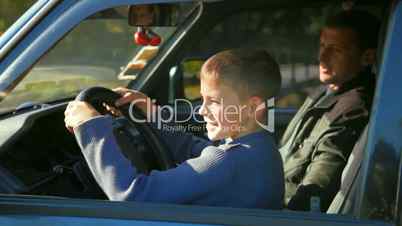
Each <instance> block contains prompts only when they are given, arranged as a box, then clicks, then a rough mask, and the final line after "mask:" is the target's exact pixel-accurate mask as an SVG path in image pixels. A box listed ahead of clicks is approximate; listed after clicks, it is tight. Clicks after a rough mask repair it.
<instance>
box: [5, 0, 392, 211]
mask: <svg viewBox="0 0 402 226" xmlns="http://www.w3.org/2000/svg"><path fill="white" fill-rule="evenodd" d="M273 2H275V3H272V4H271V5H269V4H266V1H256V0H255V1H252V3H255V4H249V5H247V6H244V3H233V5H232V6H230V7H226V6H225V7H223V5H220V4H223V3H221V2H219V1H218V2H212V3H208V4H205V6H203V7H205V8H204V9H203V10H205V12H206V15H205V16H201V17H200V22H198V23H197V24H195V25H194V26H193V27H192V28H191V29H190V30H189V33H190V31H191V32H193V34H192V35H188V37H185V38H184V39H183V40H182V41H181V42H180V43H179V44H176V45H177V46H175V48H174V49H173V50H172V49H170V47H171V46H172V45H173V42H172V41H166V42H165V43H164V42H163V41H164V40H163V39H162V40H163V41H162V46H161V47H160V48H158V49H157V50H155V49H153V50H146V51H145V52H146V53H142V54H145V55H146V54H150V55H152V56H147V57H146V60H147V62H145V64H144V65H142V66H141V67H140V69H139V70H138V68H136V71H134V72H133V71H130V70H132V69H133V66H129V63H130V62H131V63H132V59H134V58H135V57H136V56H137V54H138V53H139V52H140V50H141V48H145V47H141V46H140V47H138V48H136V49H135V50H134V51H133V48H131V49H129V50H128V51H127V52H129V53H125V52H124V54H125V55H124V54H123V51H125V50H123V49H124V48H126V47H127V46H123V47H121V46H120V47H119V49H117V50H118V51H117V50H116V52H113V53H112V54H110V55H108V54H107V52H108V51H109V52H110V49H108V48H107V47H104V50H102V51H101V52H100V53H99V55H102V54H103V55H104V56H105V59H107V60H111V61H113V62H118V63H117V64H116V65H120V67H115V66H113V67H114V69H113V70H114V71H113V79H115V78H117V75H119V74H120V76H123V77H124V78H123V79H121V80H119V81H117V82H110V83H107V87H108V88H113V87H116V86H128V87H131V88H137V87H139V86H140V85H141V84H143V85H142V86H141V87H142V91H143V92H145V93H147V94H148V95H149V96H151V97H153V98H155V99H157V100H158V103H159V104H168V105H172V106H173V105H174V100H175V99H180V98H182V99H186V100H188V101H190V102H191V103H193V104H194V105H195V106H196V105H199V104H200V101H201V99H200V96H199V93H198V90H199V85H198V83H199V80H198V71H199V69H200V66H201V65H202V63H203V62H204V61H205V59H207V58H208V57H209V56H211V55H212V54H213V53H216V52H217V51H219V50H223V49H229V48H237V47H245V48H264V49H267V50H269V51H270V52H271V53H272V54H273V55H274V57H275V58H276V59H277V60H278V62H279V64H280V66H281V72H282V76H283V88H282V91H281V93H280V96H279V97H278V98H277V99H276V112H275V120H276V127H275V134H274V135H275V137H276V139H277V140H279V139H280V137H281V135H282V133H283V132H284V130H285V128H286V126H287V124H288V123H289V121H290V120H291V118H292V117H293V115H294V114H295V113H296V111H297V109H298V107H299V106H300V105H301V104H302V103H303V101H304V99H305V97H306V96H307V95H309V94H310V93H311V92H312V91H313V90H314V89H316V88H317V87H319V85H320V84H319V83H318V81H317V79H316V78H317V73H318V68H317V53H318V40H319V35H318V34H319V31H320V26H321V24H322V23H323V18H325V17H326V16H327V15H329V14H330V13H331V12H332V11H333V10H334V9H336V10H342V7H345V6H344V5H343V1H303V3H302V2H300V3H296V4H295V3H290V1H282V2H280V1H273ZM353 2H355V5H354V7H355V8H359V9H364V10H367V11H370V12H372V13H373V14H375V15H377V16H378V17H379V18H381V20H382V23H383V24H384V25H383V27H382V31H381V32H382V33H381V35H380V37H381V38H380V40H379V51H378V59H381V53H382V51H381V48H382V46H383V42H384V39H385V37H384V36H385V23H386V20H387V12H388V10H389V7H390V6H389V4H388V3H387V1H374V0H361V1H353ZM242 4H243V5H242ZM125 7H126V6H125ZM218 10H219V13H217V11H218ZM193 13H194V14H196V12H193ZM103 15H105V14H103ZM190 16H191V15H190ZM95 20H96V17H93V18H90V19H88V20H87V22H88V24H86V25H85V26H83V27H79V26H80V25H78V26H77V28H76V29H77V30H73V31H71V32H70V33H68V34H66V36H65V37H64V38H63V40H61V41H60V42H59V43H56V44H55V47H53V49H52V50H51V51H49V52H48V53H47V54H46V55H45V56H43V57H42V58H41V60H40V61H39V62H38V63H37V65H35V66H34V67H33V69H32V71H35V69H36V67H38V65H41V66H43V64H44V62H45V63H46V64H49V65H52V64H54V65H59V64H60V62H56V59H54V58H55V56H59V55H60V56H61V55H62V54H60V53H57V54H56V53H55V52H57V51H58V49H57V45H61V44H64V43H66V42H68V41H70V42H72V40H74V38H75V36H74V35H77V34H78V32H77V31H78V27H79V29H83V28H88V27H89V26H91V25H90V24H91V21H95ZM126 20H127V18H124V19H123V20H122V21H126ZM119 23H124V22H121V21H120V22H119ZM125 23H127V21H126V22H125ZM181 23H185V22H181ZM124 26H126V27H128V28H127V29H128V31H127V32H128V34H129V35H130V38H127V37H124V40H125V41H124V42H125V43H126V45H129V46H131V47H132V40H131V35H132V33H133V32H135V31H136V29H137V28H136V27H131V26H129V25H128V24H125V25H124ZM124 26H123V25H122V27H124ZM178 26H179V25H178ZM98 28H99V31H100V32H103V30H102V29H109V28H108V25H107V24H106V25H104V26H103V25H102V26H99V27H98ZM154 30H155V31H156V32H157V33H158V32H160V33H161V36H162V37H167V38H165V39H166V40H169V37H175V33H174V32H178V31H180V29H177V30H172V31H167V32H166V33H164V32H165V31H163V28H162V29H160V30H159V29H154ZM169 32H170V33H169ZM162 33H163V34H162ZM167 33H169V34H167ZM122 34H123V33H122V32H119V31H118V32H116V33H114V34H113V36H118V35H122ZM78 35H79V34H78ZM78 35H77V37H78ZM124 35H125V36H127V34H124ZM110 37H112V36H110ZM80 38H81V39H82V37H80ZM77 40H80V39H79V38H77ZM119 41H121V40H119ZM116 42H118V41H116ZM127 43H130V44H127ZM110 45H113V44H110ZM169 45H170V46H169ZM76 46H78V47H79V46H80V44H76ZM63 51H64V49H63ZM155 51H156V52H157V53H156V52H155ZM132 52H134V54H133V53H132ZM159 53H160V54H159ZM72 54H77V53H72ZM91 54H93V53H92V52H91V53H88V56H89V57H93V56H94V55H91ZM103 55H102V56H103ZM121 55H124V56H125V57H122V56H121ZM71 56H73V55H71ZM51 58H53V59H51ZM71 58H75V56H74V57H71ZM111 58H113V59H111ZM140 58H141V57H139V56H137V58H136V59H140ZM151 58H152V59H151ZM80 59H84V58H80ZM80 59H78V58H77V59H76V61H80ZM72 60H73V59H72ZM148 60H149V62H148ZM82 61H83V60H81V62H82ZM84 62H85V61H84ZM99 62H100V63H99V64H102V63H103V62H102V61H99ZM379 67H380V65H378V66H377V71H378V70H379V69H378V68H379ZM63 70H69V69H63ZM30 73H31V72H29V73H28V75H27V78H28V77H29V76H30V75H31V74H30ZM125 73H126V74H125ZM130 73H131V74H130ZM132 74H135V76H132ZM32 76H36V75H34V74H32ZM66 76H67V75H66ZM141 76H142V77H141ZM145 76H146V78H145ZM69 79H71V78H70V77H69ZM136 79H139V81H138V82H137V80H136ZM82 81H83V80H81V82H82ZM88 81H89V80H88V79H87V80H85V82H87V83H85V84H86V85H85V86H87V87H78V90H82V89H83V88H88V87H91V86H95V85H103V84H105V83H104V81H106V80H102V81H101V82H99V81H98V80H96V81H92V80H90V81H89V82H88ZM41 85H44V83H42V84H41ZM53 85H56V86H58V87H60V86H63V85H62V84H58V83H57V84H56V83H51V84H49V86H53ZM38 87H39V86H38ZM66 87H67V85H66ZM31 89H35V86H33V87H31ZM76 89H77V88H76V87H75V88H74V87H73V88H72V89H71V90H70V91H69V92H71V94H74V95H70V96H69V97H68V98H67V99H59V100H53V101H51V102H48V103H46V104H45V105H43V104H42V105H30V106H31V107H30V108H24V107H21V108H20V109H19V110H18V111H13V112H6V113H2V114H1V116H2V117H3V120H2V121H1V122H0V123H1V125H0V131H1V132H2V133H1V134H2V135H0V140H2V141H1V142H2V145H1V146H0V180H2V181H3V182H2V183H0V193H3V194H20V195H39V196H47V197H54V198H85V199H107V197H106V196H105V195H104V193H103V192H102V190H101V189H100V188H99V186H98V185H97V184H96V182H95V180H94V178H93V177H92V175H91V173H90V171H89V169H88V167H87V165H86V162H85V160H84V159H83V156H82V154H81V151H80V149H79V147H78V145H77V143H76V140H75V138H74V136H73V135H72V134H70V133H69V132H68V131H67V130H66V128H65V126H64V110H65V108H66V102H67V101H69V100H73V99H74V98H75V95H76V94H77V92H76ZM1 104H4V103H1ZM1 104H0V107H1ZM177 113H178V115H179V117H183V118H185V117H188V116H189V114H191V111H190V109H189V108H188V106H184V105H179V106H178V108H177ZM195 117H197V118H200V116H199V115H196V116H195ZM190 124H191V125H194V126H196V127H198V128H200V129H199V130H194V131H190V132H192V133H193V134H194V135H195V136H200V137H204V138H205V131H206V130H205V125H204V124H203V123H199V122H197V121H196V120H190V121H187V122H185V123H183V125H185V126H188V125H190ZM140 131H141V130H140ZM137 137H138V139H143V138H141V136H138V134H137ZM121 139H126V138H124V137H123V138H121ZM366 140H367V128H366V129H365V132H363V133H362V136H361V138H360V139H359V141H358V142H357V143H356V145H355V147H354V149H353V151H352V153H351V157H350V158H349V161H348V163H347V165H346V167H345V170H344V172H343V175H342V184H341V187H340V190H339V192H338V193H337V195H336V197H335V199H334V201H333V203H332V205H331V206H330V207H329V210H328V213H338V214H351V213H352V212H353V208H354V207H353V205H352V204H353V203H354V202H353V199H354V198H356V184H358V183H357V182H356V180H354V178H356V177H357V175H358V174H359V171H360V167H361V161H362V156H363V149H364V145H365V143H366ZM148 142H149V141H148ZM151 142H152V141H151ZM138 145H141V144H138ZM137 148H139V146H137ZM141 148H145V149H146V148H149V144H147V145H145V147H143V146H141ZM126 155H128V156H129V155H130V153H128V154H127V153H126Z"/></svg>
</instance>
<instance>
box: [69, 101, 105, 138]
mask: <svg viewBox="0 0 402 226" xmlns="http://www.w3.org/2000/svg"><path fill="white" fill-rule="evenodd" d="M99 115H100V113H99V112H97V111H96V110H95V109H94V108H93V107H92V106H91V105H90V104H88V103H86V102H83V101H71V102H69V103H68V105H67V108H66V110H65V112H64V123H65V125H66V128H67V130H68V131H70V132H71V133H72V132H73V129H74V128H76V127H78V126H79V125H81V124H82V123H84V122H86V121H88V120H90V119H92V118H94V117H96V116H99Z"/></svg>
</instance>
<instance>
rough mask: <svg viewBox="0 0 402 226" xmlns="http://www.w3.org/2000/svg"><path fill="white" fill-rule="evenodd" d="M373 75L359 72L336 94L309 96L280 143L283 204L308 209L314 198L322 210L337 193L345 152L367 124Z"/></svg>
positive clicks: (348, 152)
mask: <svg viewBox="0 0 402 226" xmlns="http://www.w3.org/2000/svg"><path fill="white" fill-rule="evenodd" d="M374 84H375V82H374V75H373V74H369V73H361V74H360V75H359V76H357V77H356V78H355V79H353V80H351V81H349V82H348V83H346V84H345V85H344V86H343V87H341V88H340V89H339V90H338V91H337V92H335V93H331V94H328V93H327V92H326V90H325V89H321V90H318V91H317V92H316V93H314V94H313V95H312V96H309V97H308V98H307V99H306V101H305V102H304V104H303V105H302V107H301V108H300V109H299V111H298V112H297V113H296V115H295V117H294V118H293V119H292V121H291V122H290V124H289V125H288V127H287V129H286V131H285V133H284V135H283V137H282V141H281V149H280V151H281V155H282V159H283V161H284V173H285V188H286V193H285V204H286V206H287V208H289V209H294V210H308V209H309V208H310V199H311V197H312V196H317V197H320V205H321V210H322V211H325V210H326V209H327V208H328V206H329V205H330V203H331V201H332V199H333V197H334V196H335V194H336V192H337V191H338V189H339V185H340V181H341V174H342V171H343V168H344V167H345V165H346V162H347V160H348V157H349V154H350V153H351V151H352V149H353V146H354V144H355V143H356V141H357V139H358V138H359V136H360V134H361V132H362V131H363V129H364V127H365V126H366V124H367V123H368V119H369V112H370V108H371V101H372V96H373V92H374Z"/></svg>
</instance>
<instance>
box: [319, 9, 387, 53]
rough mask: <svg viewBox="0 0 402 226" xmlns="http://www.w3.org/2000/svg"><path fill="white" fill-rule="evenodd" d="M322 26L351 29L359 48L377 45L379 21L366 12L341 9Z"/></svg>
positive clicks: (363, 48) (369, 47) (364, 48)
mask: <svg viewBox="0 0 402 226" xmlns="http://www.w3.org/2000/svg"><path fill="white" fill-rule="evenodd" d="M324 27H330V28H348V29H351V30H353V31H354V32H355V33H356V36H357V41H358V46H359V47H360V49H361V50H366V49H371V48H373V49H375V48H376V47H377V43H378V33H379V30H380V21H379V20H378V19H377V18H376V17H375V16H373V15H371V14H370V13H368V12H365V11H360V10H348V11H342V12H340V13H338V14H336V15H333V16H331V17H329V18H328V19H327V20H326V22H325V26H324Z"/></svg>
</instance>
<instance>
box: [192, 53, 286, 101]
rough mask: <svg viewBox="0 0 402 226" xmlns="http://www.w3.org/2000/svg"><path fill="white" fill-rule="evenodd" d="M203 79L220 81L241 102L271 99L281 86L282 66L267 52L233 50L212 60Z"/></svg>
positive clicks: (203, 71)
mask: <svg viewBox="0 0 402 226" xmlns="http://www.w3.org/2000/svg"><path fill="white" fill-rule="evenodd" d="M200 76H201V79H205V78H213V79H219V80H218V81H219V82H220V83H223V84H225V85H227V86H229V87H232V88H233V89H234V90H238V91H239V92H237V95H238V96H239V97H240V98H241V99H243V100H244V99H247V98H249V97H252V96H258V97H261V98H262V99H269V98H271V97H273V96H275V95H277V94H278V92H279V90H280V87H281V73H280V70H279V65H278V64H277V63H276V61H275V60H274V59H273V58H272V57H271V55H270V54H269V53H268V52H267V51H265V50H256V49H251V50H250V49H232V50H226V51H222V52H219V53H217V54H215V55H214V56H212V57H211V58H209V59H208V60H207V61H206V62H205V63H204V65H203V66H202V68H201V75H200Z"/></svg>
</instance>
